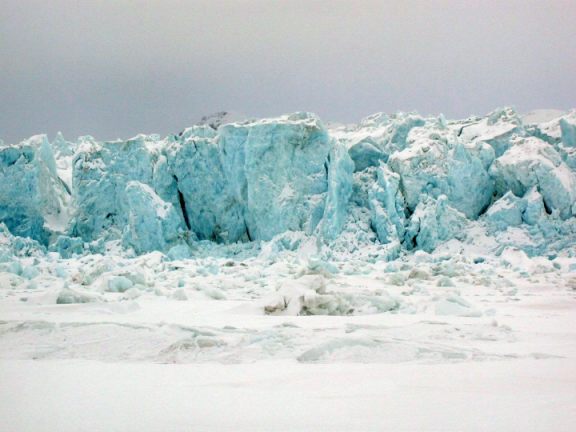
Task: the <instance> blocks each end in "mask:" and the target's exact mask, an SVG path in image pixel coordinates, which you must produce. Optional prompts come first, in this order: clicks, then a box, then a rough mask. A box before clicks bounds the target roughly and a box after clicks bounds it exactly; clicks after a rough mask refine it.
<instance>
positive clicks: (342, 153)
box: [320, 142, 354, 240]
mask: <svg viewBox="0 0 576 432" xmlns="http://www.w3.org/2000/svg"><path fill="white" fill-rule="evenodd" d="M329 160H330V162H329V165H328V193H327V198H326V204H325V207H324V215H323V217H322V223H321V225H320V232H321V235H322V237H323V238H324V239H326V240H334V239H336V237H338V235H339V234H340V231H342V227H343V226H344V223H345V222H346V217H347V216H348V201H349V200H350V196H351V195H352V172H353V170H354V164H353V162H352V160H351V159H350V156H349V155H348V152H347V151H346V148H345V147H344V146H343V145H342V144H340V143H339V142H334V143H332V149H331V150H330V159H329Z"/></svg>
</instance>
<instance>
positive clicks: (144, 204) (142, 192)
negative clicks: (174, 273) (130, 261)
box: [122, 181, 183, 254]
mask: <svg viewBox="0 0 576 432" xmlns="http://www.w3.org/2000/svg"><path fill="white" fill-rule="evenodd" d="M125 196H126V207H127V211H126V213H127V215H128V221H127V222H128V223H127V225H126V227H125V228H124V233H123V235H122V241H123V243H124V245H125V246H127V247H132V248H134V250H135V251H136V253H139V254H141V253H145V252H151V251H154V250H164V249H166V248H167V247H168V246H170V245H173V244H175V243H176V242H177V241H178V240H179V238H180V232H181V231H182V229H183V227H182V224H181V219H180V217H179V215H178V213H177V212H176V209H175V208H174V206H173V205H172V204H170V203H167V202H165V201H163V200H162V199H161V198H160V197H159V196H158V195H156V193H155V192H154V191H153V190H152V188H151V187H150V186H147V185H145V184H142V183H139V182H136V181H131V182H129V183H128V185H127V186H126V190H125Z"/></svg>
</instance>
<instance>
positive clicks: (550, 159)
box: [490, 137, 576, 219]
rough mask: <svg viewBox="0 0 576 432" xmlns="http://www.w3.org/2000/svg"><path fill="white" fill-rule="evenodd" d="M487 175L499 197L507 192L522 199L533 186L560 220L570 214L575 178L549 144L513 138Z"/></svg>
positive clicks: (574, 193)
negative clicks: (510, 145)
mask: <svg viewBox="0 0 576 432" xmlns="http://www.w3.org/2000/svg"><path fill="white" fill-rule="evenodd" d="M490 174H491V175H492V176H493V177H494V179H495V180H496V190H497V191H498V192H499V193H500V194H504V193H505V192H507V191H508V190H511V191H512V192H513V193H514V194H515V195H517V196H523V195H524V194H525V193H526V192H527V191H528V190H529V189H531V188H532V187H533V186H536V187H537V188H538V190H539V192H540V193H541V194H542V197H543V199H544V204H545V205H546V207H547V208H548V209H550V210H558V211H559V213H560V216H561V217H562V218H563V219H566V218H568V217H570V216H571V215H572V206H573V204H574V201H575V200H576V175H575V174H574V172H573V171H572V170H570V168H569V167H568V166H567V165H566V164H565V163H564V162H563V161H562V158H561V157H560V154H558V152H557V151H556V150H555V149H554V148H553V147H552V146H551V145H550V144H548V143H546V142H544V141H542V140H540V139H538V138H534V137H529V138H523V139H517V140H515V141H514V145H513V146H512V147H510V149H509V150H508V151H506V153H504V154H503V155H502V156H500V157H499V158H498V159H496V160H495V161H494V163H493V164H492V167H491V168H490Z"/></svg>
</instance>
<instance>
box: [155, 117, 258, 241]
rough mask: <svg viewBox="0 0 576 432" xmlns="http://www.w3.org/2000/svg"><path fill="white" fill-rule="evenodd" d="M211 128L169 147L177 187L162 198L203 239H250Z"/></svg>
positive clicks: (199, 129)
mask: <svg viewBox="0 0 576 432" xmlns="http://www.w3.org/2000/svg"><path fill="white" fill-rule="evenodd" d="M214 134H215V133H214V131H213V130H212V129H210V128H208V127H195V128H193V129H187V130H186V131H184V133H183V135H182V137H181V138H180V140H178V141H175V142H172V143H170V144H168V145H167V148H166V158H167V168H164V169H168V171H169V172H170V173H171V177H172V181H173V185H171V186H170V187H169V188H164V189H163V190H159V192H158V193H159V195H160V196H161V197H162V198H163V199H165V200H170V201H171V202H172V203H173V204H174V205H175V206H178V207H179V208H180V212H181V213H182V215H183V219H184V222H185V223H186V225H188V228H189V229H190V230H192V232H194V234H195V235H196V236H197V237H198V238H199V239H200V240H213V241H217V242H224V243H227V242H236V241H238V240H247V238H246V226H245V223H244V218H243V208H242V206H241V204H240V202H239V201H237V200H236V199H235V197H234V196H233V194H232V189H231V186H230V184H229V180H228V177H227V176H226V173H225V172H224V169H223V166H222V162H221V153H220V149H219V145H218V142H217V141H216V140H215V138H214V136H215V135H214Z"/></svg>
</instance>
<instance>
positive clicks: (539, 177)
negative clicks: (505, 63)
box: [0, 108, 576, 432]
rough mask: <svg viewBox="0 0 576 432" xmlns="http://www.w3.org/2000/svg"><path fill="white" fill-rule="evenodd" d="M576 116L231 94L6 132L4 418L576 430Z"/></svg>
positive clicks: (111, 426) (0, 390)
mask: <svg viewBox="0 0 576 432" xmlns="http://www.w3.org/2000/svg"><path fill="white" fill-rule="evenodd" d="M575 119H576V114H575V113H574V111H571V112H568V113H563V112H558V111H550V110H547V111H539V112H534V113H530V114H528V115H525V116H520V115H518V114H517V113H516V112H515V111H514V110H512V109H510V108H505V109H499V110H496V111H494V112H493V113H490V114H489V115H487V116H485V117H471V118H468V119H465V120H454V121H452V120H446V119H445V118H444V117H442V116H440V117H435V118H426V117H422V116H420V115H418V114H414V113H409V114H405V113H399V114H395V115H385V114H376V115H373V116H370V117H368V118H366V119H364V120H363V121H361V122H360V123H359V124H357V125H348V126H326V125H325V124H324V123H323V122H322V121H321V120H320V119H319V118H318V117H317V116H315V115H313V114H309V113H295V114H291V115H285V116H281V117H279V118H274V119H260V120H251V119H243V118H240V117H239V116H228V115H226V114H225V113H221V114H219V115H217V116H214V117H210V118H206V119H204V120H203V121H202V122H201V123H202V124H198V125H195V126H192V127H190V128H187V129H185V130H183V131H182V132H181V133H180V134H177V135H171V136H168V137H165V138H161V137H159V136H156V135H150V136H145V135H139V136H137V137H135V138H132V139H129V140H126V141H121V140H119V141H115V142H99V141H97V140H96V139H94V138H92V137H80V138H79V139H78V140H76V141H73V142H69V141H66V140H65V139H64V137H62V136H61V135H58V136H57V137H56V138H55V139H54V140H53V141H52V142H50V141H49V140H48V138H47V137H46V136H43V135H39V136H35V137H32V138H30V139H28V140H26V141H24V142H22V143H20V144H16V145H5V146H3V147H0V419H2V422H3V423H4V424H7V425H8V426H7V427H6V430H10V431H54V430H58V431H77V430H90V431H110V430H122V431H138V432H144V431H167V430H169V431H172V430H174V431H183V430H207V431H208V430H209V431H218V430H235V431H243V430H246V431H252V430H271V431H276V430H277V431H280V430H331V431H341V430H374V431H376V430H377V431H382V430H390V431H398V430H533V431H571V430H572V429H573V428H574V424H576V414H575V413H576V218H575V215H576V162H575V161H576V156H575V155H576V153H575V150H574V148H575V144H574V130H576V129H575V128H576V120H575ZM520 413H521V415H520ZM2 429H3V430H4V428H2Z"/></svg>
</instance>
